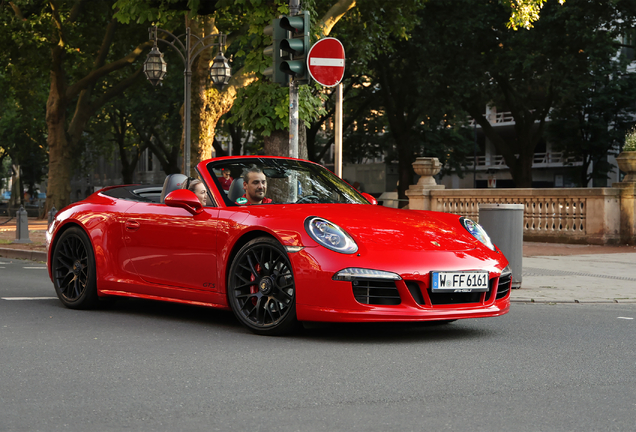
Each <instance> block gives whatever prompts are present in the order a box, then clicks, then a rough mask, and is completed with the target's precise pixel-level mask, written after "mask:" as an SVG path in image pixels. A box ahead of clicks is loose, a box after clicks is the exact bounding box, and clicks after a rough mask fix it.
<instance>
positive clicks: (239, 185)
mask: <svg viewBox="0 0 636 432" xmlns="http://www.w3.org/2000/svg"><path fill="white" fill-rule="evenodd" d="M244 194H245V189H243V178H242V177H239V178H237V179H234V181H232V184H231V185H230V190H228V192H227V197H228V198H229V199H230V201H232V202H236V200H237V199H239V198H240V197H242V196H243V195H244Z"/></svg>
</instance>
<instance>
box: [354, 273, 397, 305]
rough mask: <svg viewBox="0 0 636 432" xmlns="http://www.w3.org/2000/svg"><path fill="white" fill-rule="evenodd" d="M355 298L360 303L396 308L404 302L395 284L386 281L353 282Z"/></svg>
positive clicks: (365, 280)
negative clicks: (395, 306)
mask: <svg viewBox="0 0 636 432" xmlns="http://www.w3.org/2000/svg"><path fill="white" fill-rule="evenodd" d="M351 286H352V287H353V296H354V297H355V299H356V301H357V302H358V303H362V304H368V305H383V306H394V305H399V304H400V303H401V302H402V300H401V299H400V293H399V292H398V289H397V287H396V286H395V282H394V281H392V280H386V279H356V280H354V281H352V282H351Z"/></svg>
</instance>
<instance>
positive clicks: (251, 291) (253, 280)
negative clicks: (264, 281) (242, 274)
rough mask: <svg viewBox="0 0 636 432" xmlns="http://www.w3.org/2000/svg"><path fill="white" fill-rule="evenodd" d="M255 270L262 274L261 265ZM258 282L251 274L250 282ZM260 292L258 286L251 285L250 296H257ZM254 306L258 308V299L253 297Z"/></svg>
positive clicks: (257, 265)
mask: <svg viewBox="0 0 636 432" xmlns="http://www.w3.org/2000/svg"><path fill="white" fill-rule="evenodd" d="M254 269H255V270H256V271H257V272H258V273H260V272H261V266H260V264H256V265H255V266H254ZM255 281H256V276H254V275H253V274H250V282H255ZM257 292H258V286H256V284H254V285H251V286H250V294H256V293H257ZM252 304H253V305H254V306H256V297H252Z"/></svg>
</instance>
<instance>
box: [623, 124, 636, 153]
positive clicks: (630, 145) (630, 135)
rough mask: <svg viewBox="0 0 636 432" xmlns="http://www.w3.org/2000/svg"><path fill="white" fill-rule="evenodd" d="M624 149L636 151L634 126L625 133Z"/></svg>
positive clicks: (635, 128)
mask: <svg viewBox="0 0 636 432" xmlns="http://www.w3.org/2000/svg"><path fill="white" fill-rule="evenodd" d="M623 151H636V127H632V128H631V129H630V130H628V131H627V133H626V134H625V145H624V146H623Z"/></svg>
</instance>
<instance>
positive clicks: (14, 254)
mask: <svg viewBox="0 0 636 432" xmlns="http://www.w3.org/2000/svg"><path fill="white" fill-rule="evenodd" d="M0 257H2V258H11V259H25V260H31V261H44V262H46V252H41V251H32V250H24V249H11V248H0Z"/></svg>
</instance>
